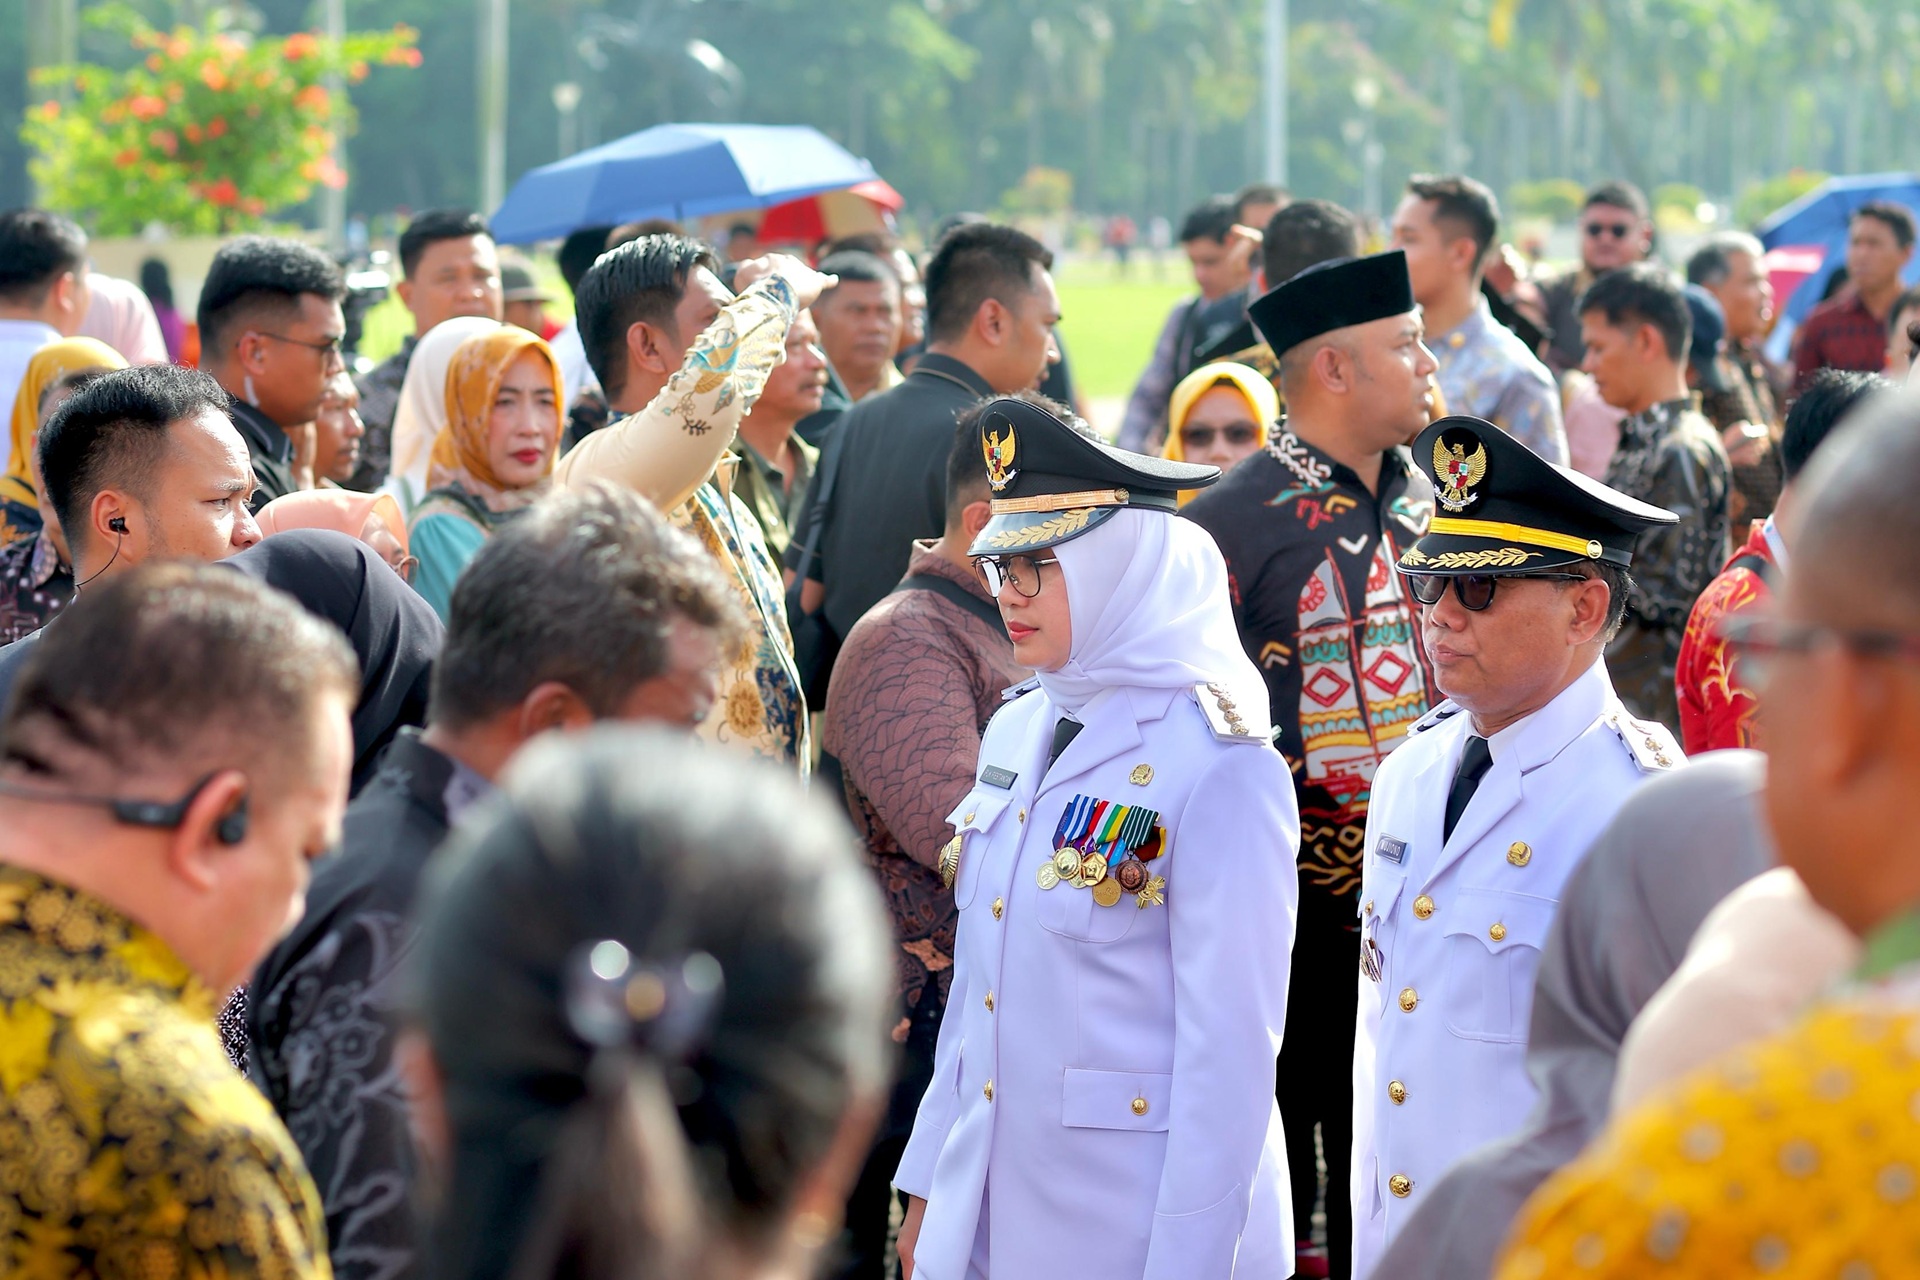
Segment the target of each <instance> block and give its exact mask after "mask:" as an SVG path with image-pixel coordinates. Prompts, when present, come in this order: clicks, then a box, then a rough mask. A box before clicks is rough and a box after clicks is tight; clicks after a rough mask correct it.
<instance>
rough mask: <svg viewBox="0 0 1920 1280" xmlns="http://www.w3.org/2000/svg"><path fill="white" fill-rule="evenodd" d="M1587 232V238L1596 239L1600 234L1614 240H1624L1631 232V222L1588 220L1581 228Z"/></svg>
mask: <svg viewBox="0 0 1920 1280" xmlns="http://www.w3.org/2000/svg"><path fill="white" fill-rule="evenodd" d="M1581 229H1582V230H1583V231H1585V232H1586V233H1587V239H1589V240H1598V239H1599V238H1600V237H1601V236H1608V235H1610V236H1612V237H1613V238H1614V239H1615V240H1625V239H1626V238H1627V237H1628V236H1629V235H1631V234H1632V233H1633V224H1632V223H1631V222H1589V223H1587V224H1586V226H1584V227H1582V228H1581Z"/></svg>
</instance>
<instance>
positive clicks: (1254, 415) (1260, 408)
mask: <svg viewBox="0 0 1920 1280" xmlns="http://www.w3.org/2000/svg"><path fill="white" fill-rule="evenodd" d="M1279 417H1280V396H1279V395H1278V393H1276V392H1275V391H1274V389H1273V384H1272V383H1271V382H1268V381H1267V380H1266V379H1265V378H1264V377H1262V376H1261V374H1260V371H1259V370H1257V369H1253V368H1250V367H1248V366H1247V365H1244V364H1235V363H1233V362H1232V361H1230V360H1221V361H1217V362H1216V363H1214V364H1203V365H1201V366H1200V367H1199V368H1198V369H1195V370H1194V371H1193V372H1192V373H1190V374H1188V375H1187V376H1186V377H1184V378H1182V379H1181V380H1180V384H1179V385H1178V386H1176V387H1175V388H1174V389H1173V398H1172V399H1171V400H1170V401H1169V402H1168V404H1167V447H1166V449H1165V450H1163V456H1165V457H1167V458H1169V459H1171V460H1173V461H1174V462H1199V463H1205V464H1207V465H1210V466H1215V467H1218V468H1220V469H1221V470H1222V471H1230V470H1232V469H1233V465H1234V464H1235V463H1236V462H1239V461H1240V460H1241V459H1242V458H1245V457H1247V456H1248V455H1250V454H1252V453H1253V452H1254V450H1256V449H1258V448H1259V447H1260V446H1261V445H1263V444H1265V443H1266V442H1267V432H1268V431H1269V430H1270V429H1271V428H1272V426H1273V424H1274V422H1275V421H1277V420H1278V419H1279ZM1198 492H1199V490H1197V489H1190V490H1188V491H1186V492H1184V493H1182V494H1181V495H1180V505H1181V506H1183V507H1184V506H1186V505H1187V499H1189V498H1191V497H1193V495H1194V494H1196V493H1198Z"/></svg>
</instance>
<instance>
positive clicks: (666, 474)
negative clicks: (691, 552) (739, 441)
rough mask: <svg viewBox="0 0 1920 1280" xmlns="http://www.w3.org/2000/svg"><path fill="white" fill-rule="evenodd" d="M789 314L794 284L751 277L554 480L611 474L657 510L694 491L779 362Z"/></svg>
mask: <svg viewBox="0 0 1920 1280" xmlns="http://www.w3.org/2000/svg"><path fill="white" fill-rule="evenodd" d="M795 311H796V308H795V307H794V298H793V289H792V287H791V286H789V285H788V284H787V282H786V281H785V280H784V279H782V278H781V277H780V276H778V275H773V276H768V277H767V278H766V279H764V280H761V281H759V282H758V283H756V284H754V285H753V287H752V288H750V289H748V290H747V291H746V292H745V293H743V294H741V295H740V296H739V297H737V298H735V299H734V300H733V301H732V302H730V303H728V304H727V305H726V306H725V307H723V308H721V311H720V314H719V316H717V317H716V318H715V319H714V322H713V323H712V324H710V325H708V326H707V328H706V331H705V332H704V333H702V334H701V335H700V337H699V340H698V341H696V342H695V343H694V344H693V346H692V347H691V348H690V349H689V350H688V351H687V358H686V360H685V361H684V362H683V363H682V364H681V366H680V369H679V372H677V373H675V374H674V375H673V377H672V378H671V379H670V380H669V381H668V382H667V385H666V387H665V389H663V390H662V391H661V392H660V394H659V395H657V396H655V397H654V398H653V400H652V401H651V402H650V403H649V404H648V405H647V407H646V408H644V409H642V410H641V411H640V412H638V413H636V414H632V415H630V416H629V417H626V418H622V419H621V420H620V421H618V422H615V423H613V424H612V425H610V426H608V427H606V428H604V429H603V430H600V431H596V432H594V433H593V434H592V435H590V436H588V437H587V438H586V439H585V440H582V441H581V442H580V443H579V444H577V445H575V446H574V447H573V448H572V449H571V450H569V451H568V453H567V456H566V457H564V458H562V459H560V466H559V469H558V470H557V471H556V473H555V480H556V483H557V484H558V485H559V486H560V487H561V488H573V487H576V486H579V485H581V484H584V483H585V482H586V481H588V480H593V479H601V480H611V481H613V482H614V483H616V484H623V485H625V486H627V487H628V488H630V489H633V490H635V491H636V492H638V493H639V494H640V495H641V496H642V497H644V498H646V499H648V500H649V501H651V502H652V503H653V504H654V505H655V506H656V507H658V508H660V510H662V511H672V510H673V509H675V508H676V507H678V506H679V505H680V504H681V503H683V502H685V501H686V500H687V499H688V498H690V497H692V496H693V491H694V490H695V489H698V488H699V487H700V486H701V485H702V484H704V483H705V482H706V479H707V477H708V476H710V475H712V474H713V468H714V464H716V463H717V462H719V460H720V455H721V454H723V453H725V452H726V450H727V447H728V446H729V445H731V444H732V443H733V437H734V433H735V432H736V431H738V430H739V427H740V420H741V419H742V418H744V417H746V416H747V411H748V410H749V409H751V408H752V407H753V402H754V401H755V400H758V399H759V398H760V391H761V389H762V388H763V387H765V386H766V383H767V375H768V374H769V373H771V372H772V371H773V369H774V366H776V365H777V364H779V363H780V358H781V356H782V354H783V353H784V351H785V348H786V342H787V330H788V328H789V327H791V326H792V324H793V318H794V314H795Z"/></svg>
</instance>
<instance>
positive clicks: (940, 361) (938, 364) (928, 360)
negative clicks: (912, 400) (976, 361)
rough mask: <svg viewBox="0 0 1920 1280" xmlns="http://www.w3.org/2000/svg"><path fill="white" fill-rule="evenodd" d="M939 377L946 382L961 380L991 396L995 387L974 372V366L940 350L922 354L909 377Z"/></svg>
mask: <svg viewBox="0 0 1920 1280" xmlns="http://www.w3.org/2000/svg"><path fill="white" fill-rule="evenodd" d="M923 373H924V374H927V375H929V376H931V377H935V378H939V379H941V380H942V381H945V382H960V383H964V384H965V385H966V386H968V387H969V388H971V389H972V390H973V391H974V393H975V394H977V395H983V396H990V395H992V394H993V387H992V385H991V384H990V383H988V381H987V380H986V379H985V378H983V377H981V376H980V375H979V374H978V373H975V372H974V369H973V366H972V365H970V364H967V363H966V362H964V361H961V360H956V359H954V358H953V357H952V356H943V355H941V354H940V353H939V352H936V351H929V352H927V353H925V354H924V355H922V356H921V357H920V359H919V360H918V361H917V362H916V363H915V364H914V366H913V373H912V374H911V375H909V379H910V380H911V379H912V378H918V377H920V375H921V374H923Z"/></svg>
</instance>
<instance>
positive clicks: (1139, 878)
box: [1113, 858, 1147, 893]
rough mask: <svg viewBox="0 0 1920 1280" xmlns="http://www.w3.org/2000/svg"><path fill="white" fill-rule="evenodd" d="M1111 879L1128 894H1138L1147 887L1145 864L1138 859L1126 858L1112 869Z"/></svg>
mask: <svg viewBox="0 0 1920 1280" xmlns="http://www.w3.org/2000/svg"><path fill="white" fill-rule="evenodd" d="M1113 878H1114V879H1115V880H1117V881H1118V882H1119V884H1120V887H1121V888H1122V889H1124V890H1126V891H1127V892H1128V893H1138V892H1140V891H1141V890H1142V889H1144V888H1146V887H1147V864H1146V863H1144V862H1142V861H1140V859H1138V858H1128V859H1127V860H1126V861H1124V862H1122V863H1121V864H1120V865H1119V866H1117V867H1115V868H1114V869H1113Z"/></svg>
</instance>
